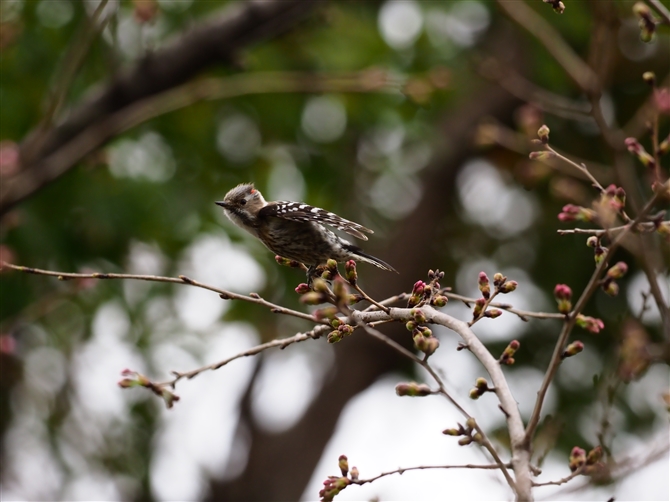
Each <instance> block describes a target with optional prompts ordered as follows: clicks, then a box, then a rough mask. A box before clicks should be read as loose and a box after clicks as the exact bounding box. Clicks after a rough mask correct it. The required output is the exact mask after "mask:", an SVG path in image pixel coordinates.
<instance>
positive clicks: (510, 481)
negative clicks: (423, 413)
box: [351, 309, 517, 493]
mask: <svg viewBox="0 0 670 502" xmlns="http://www.w3.org/2000/svg"><path fill="white" fill-rule="evenodd" d="M394 310H397V309H394ZM404 310H407V309H404ZM351 318H352V319H353V320H354V321H355V322H356V324H357V325H358V326H359V327H360V328H362V329H363V330H364V331H365V332H366V333H368V334H369V335H371V336H373V337H374V338H376V339H377V340H380V341H382V342H383V343H385V344H386V345H388V346H390V347H391V348H393V349H394V350H396V351H397V352H399V353H400V354H402V355H404V356H405V357H407V358H408V359H410V360H411V361H414V362H415V363H416V364H418V365H420V366H421V367H422V368H424V369H425V370H426V371H427V372H428V373H430V376H432V377H433V379H434V380H435V382H436V383H437V385H438V387H439V389H440V390H439V393H440V394H442V395H443V396H444V397H445V398H446V399H447V400H449V402H450V403H451V404H453V405H454V406H455V407H456V409H458V411H460V412H461V413H462V414H463V416H464V417H466V418H467V419H469V420H470V422H471V423H473V425H474V429H475V430H476V431H477V432H478V433H479V434H480V436H481V445H482V446H483V447H484V448H486V450H488V452H489V453H490V454H491V456H492V457H493V459H494V460H495V461H496V465H497V466H498V468H499V469H500V470H501V471H502V473H503V476H505V480H506V481H507V483H508V484H509V486H510V488H511V489H512V490H513V491H514V493H517V488H516V483H515V481H514V479H512V476H510V474H509V471H508V470H507V467H505V465H506V464H505V463H504V462H503V461H502V459H501V458H500V456H499V455H498V452H497V451H496V449H495V448H494V447H493V445H492V444H491V442H490V441H489V439H488V438H487V436H486V434H485V433H484V431H483V430H482V429H481V428H480V427H479V425H478V424H477V423H476V421H475V420H474V418H473V417H472V416H471V415H470V414H469V413H468V412H467V411H466V410H465V408H463V407H462V406H461V405H460V404H459V403H458V402H457V401H456V400H455V399H454V398H453V397H452V396H451V395H450V394H449V392H448V391H447V389H446V387H445V385H444V382H443V381H442V379H441V378H440V376H439V375H438V374H437V372H436V371H435V370H434V369H433V368H432V367H431V366H430V364H428V361H426V360H425V359H421V358H419V357H418V356H417V355H416V354H414V353H413V352H410V351H409V350H407V349H406V348H405V347H403V346H402V345H400V344H399V343H398V342H396V341H395V340H393V339H391V338H389V337H388V336H386V335H384V334H383V333H381V332H380V331H377V330H376V329H374V328H371V327H370V326H368V325H367V324H366V323H365V322H364V321H363V320H362V319H361V316H360V313H359V312H352V313H351Z"/></svg>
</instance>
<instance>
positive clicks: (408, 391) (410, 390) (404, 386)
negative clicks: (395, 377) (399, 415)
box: [395, 382, 434, 397]
mask: <svg viewBox="0 0 670 502" xmlns="http://www.w3.org/2000/svg"><path fill="white" fill-rule="evenodd" d="M395 393H396V394H397V395H398V396H410V397H423V396H430V395H431V394H434V392H433V391H432V390H430V387H428V385H426V384H425V383H416V382H409V383H399V384H398V385H396V386H395Z"/></svg>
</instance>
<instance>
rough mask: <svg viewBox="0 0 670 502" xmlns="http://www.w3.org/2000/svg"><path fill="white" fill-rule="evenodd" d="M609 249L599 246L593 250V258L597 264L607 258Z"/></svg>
mask: <svg viewBox="0 0 670 502" xmlns="http://www.w3.org/2000/svg"><path fill="white" fill-rule="evenodd" d="M607 251H609V250H608V249H607V248H605V247H602V246H598V247H596V248H595V249H594V250H593V259H594V260H595V262H596V265H600V264H601V263H602V261H603V260H604V259H605V256H607Z"/></svg>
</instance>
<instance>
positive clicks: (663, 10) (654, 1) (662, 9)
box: [646, 0, 670, 25]
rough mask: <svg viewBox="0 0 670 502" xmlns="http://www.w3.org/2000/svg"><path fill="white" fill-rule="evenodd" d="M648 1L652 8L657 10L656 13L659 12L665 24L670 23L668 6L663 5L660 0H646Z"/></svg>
mask: <svg viewBox="0 0 670 502" xmlns="http://www.w3.org/2000/svg"><path fill="white" fill-rule="evenodd" d="M646 1H647V3H648V4H649V5H650V6H651V8H652V9H654V10H655V11H656V14H658V15H659V16H660V17H661V19H662V22H663V24H667V25H670V11H669V10H668V8H667V7H666V6H665V5H663V4H662V3H661V2H660V0H646Z"/></svg>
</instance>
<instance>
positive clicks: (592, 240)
mask: <svg viewBox="0 0 670 502" xmlns="http://www.w3.org/2000/svg"><path fill="white" fill-rule="evenodd" d="M598 242H599V240H598V237H596V236H595V235H592V236H591V237H589V238H588V239H586V245H587V246H588V247H590V248H596V247H598Z"/></svg>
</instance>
